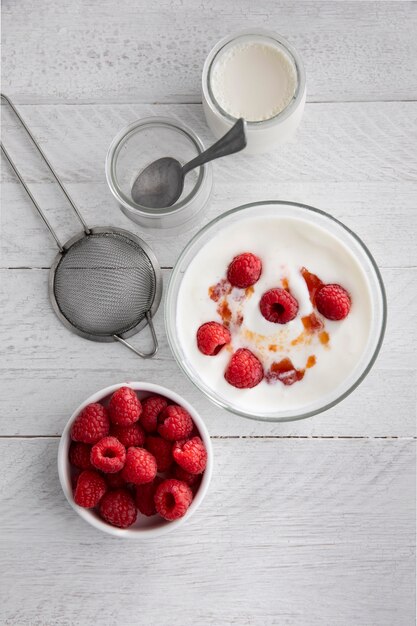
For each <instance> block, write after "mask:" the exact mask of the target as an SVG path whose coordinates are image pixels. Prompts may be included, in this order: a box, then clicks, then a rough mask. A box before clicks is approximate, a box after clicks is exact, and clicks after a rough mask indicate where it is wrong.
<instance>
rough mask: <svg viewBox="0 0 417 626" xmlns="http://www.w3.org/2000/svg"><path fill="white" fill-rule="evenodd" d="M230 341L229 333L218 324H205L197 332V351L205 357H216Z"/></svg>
mask: <svg viewBox="0 0 417 626" xmlns="http://www.w3.org/2000/svg"><path fill="white" fill-rule="evenodd" d="M230 341H231V336H230V332H229V331H228V329H227V328H226V327H225V326H223V324H219V323H218V322H207V323H206V324H203V325H202V326H200V328H199V329H198V330H197V346H198V349H199V350H200V352H202V353H203V354H206V355H207V356H216V354H218V353H219V352H220V350H221V349H222V348H223V347H224V346H225V345H226V344H227V343H230Z"/></svg>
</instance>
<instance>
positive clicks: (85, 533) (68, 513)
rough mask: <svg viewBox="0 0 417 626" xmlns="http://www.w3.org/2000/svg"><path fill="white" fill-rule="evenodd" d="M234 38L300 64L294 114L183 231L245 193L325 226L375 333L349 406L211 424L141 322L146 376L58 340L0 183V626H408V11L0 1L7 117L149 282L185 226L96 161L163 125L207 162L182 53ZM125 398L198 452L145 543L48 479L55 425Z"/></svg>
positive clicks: (26, 230) (123, 356)
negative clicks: (167, 531) (194, 500)
mask: <svg viewBox="0 0 417 626" xmlns="http://www.w3.org/2000/svg"><path fill="white" fill-rule="evenodd" d="M251 26H260V27H264V28H268V29H272V30H276V31H277V32H280V33H282V34H283V35H285V36H287V37H288V39H289V40H290V41H291V42H292V43H293V44H294V45H295V46H296V47H297V48H298V49H299V51H300V52H301V55H302V57H303V59H304V62H305V65H306V70H307V82H308V86H307V100H308V103H307V106H306V110H305V115H304V118H303V121H302V124H301V127H300V129H299V131H298V133H297V136H296V138H295V139H294V141H292V142H291V143H289V144H287V145H285V146H282V147H281V148H280V150H279V151H276V152H275V153H273V154H269V155H264V156H258V157H256V158H253V157H251V158H249V157H247V156H246V155H245V154H241V155H236V156H234V157H233V158H232V159H230V160H228V159H224V160H222V161H221V162H217V163H214V164H213V171H214V188H213V194H212V198H211V200H210V203H209V207H208V210H207V213H206V214H205V215H204V218H203V219H202V223H201V225H202V224H203V223H205V222H207V221H208V220H209V219H212V218H214V217H216V216H217V215H219V214H221V213H222V212H223V211H225V210H227V209H229V208H232V207H235V206H238V205H240V204H244V203H246V202H251V201H256V200H260V199H287V200H293V201H297V202H304V203H307V204H311V205H313V206H317V207H319V208H321V209H324V210H326V211H328V212H329V213H331V214H332V215H334V216H336V217H337V218H339V219H341V220H342V221H343V222H345V223H346V225H347V226H349V227H351V228H352V229H353V230H354V231H355V232H356V233H357V234H358V235H359V236H360V237H361V238H362V239H363V240H364V241H365V243H366V244H367V245H368V246H369V248H370V250H371V252H372V253H373V255H374V256H375V259H376V261H377V263H378V264H379V266H380V267H381V268H382V273H383V277H384V281H385V284H386V287H387V295H388V304H389V316H388V328H387V334H386V340H385V343H384V346H383V349H382V352H381V355H380V357H379V358H378V360H377V362H376V364H375V366H374V368H373V370H372V372H371V373H370V374H369V376H368V377H367V378H366V380H365V381H364V382H363V384H362V385H361V386H360V387H359V388H358V389H357V390H356V391H355V392H354V393H353V394H352V395H351V396H349V397H348V398H347V399H346V400H345V401H344V402H342V403H341V404H339V405H337V406H336V407H335V408H334V409H332V410H330V411H328V412H326V413H324V414H322V415H319V416H316V417H314V418H312V419H308V420H304V421H302V422H292V423H287V424H270V423H260V422H252V421H250V420H244V419H242V418H238V417H237V416H233V415H231V414H228V413H226V412H225V411H222V410H220V409H218V408H217V407H215V406H214V405H212V404H211V403H210V402H209V401H208V400H206V399H205V398H204V397H203V395H202V394H201V393H200V392H199V391H198V390H197V389H196V388H195V387H194V386H193V385H192V384H191V383H190V382H189V381H188V380H187V378H186V377H185V376H184V375H183V374H182V373H181V372H180V370H179V368H178V366H177V365H176V363H175V361H174V359H173V357H172V355H171V353H170V351H169V348H168V345H167V341H166V338H165V333H164V327H163V305H161V307H160V310H159V311H158V314H157V316H156V320H155V321H156V327H157V333H158V336H159V338H160V343H161V349H160V352H159V354H158V357H157V358H156V359H154V360H151V361H143V360H140V359H138V358H137V357H135V356H134V355H131V354H130V353H129V352H128V351H127V350H124V349H123V347H122V346H117V345H110V344H95V343H92V342H88V341H86V340H83V339H81V338H79V337H76V336H75V335H73V334H72V333H70V332H69V331H68V330H66V329H65V328H64V327H63V326H62V325H61V324H60V323H59V321H58V320H57V319H56V317H55V316H54V314H53V312H52V310H51V307H50V304H49V301H48V297H47V290H46V278H47V269H46V268H48V267H49V266H50V264H51V261H52V259H53V257H54V255H55V253H56V250H55V248H54V244H53V242H52V241H51V239H50V237H49V235H48V233H47V232H46V230H45V227H44V225H43V224H42V222H41V221H40V219H39V218H38V216H37V215H36V214H35V213H34V211H33V209H32V207H31V206H30V204H29V202H28V200H27V198H26V197H25V195H24V193H23V191H22V189H21V187H20V185H19V184H18V183H17V181H16V179H15V177H14V176H13V174H12V173H11V171H10V169H9V167H8V166H5V167H2V173H1V180H2V182H3V185H2V192H3V196H2V199H3V203H2V209H3V210H2V214H1V232H0V268H1V269H0V290H1V293H0V298H1V299H0V306H1V311H2V323H1V326H0V346H1V348H0V351H1V363H0V376H1V378H2V392H1V394H0V476H1V480H0V503H1V504H0V510H1V514H0V515H1V519H0V523H1V533H0V561H1V565H2V566H1V568H0V624H2V625H3V624H5V625H8V626H51V625H52V624H53V625H54V626H72V625H74V626H90V625H91V624H96V623H100V624H103V625H104V626H112V625H117V626H119V625H120V624H123V626H136V625H137V624H143V625H144V626H145V625H146V626H168V625H170V626H171V625H177V624H178V625H180V624H181V626H194V625H198V626H206V625H207V626H220V625H221V626H229V624H230V625H234V626H245V625H247V626H249V625H250V626H272V625H274V626H275V625H279V626H327V625H331V626H392V625H393V624H395V626H411V624H414V623H415V584H414V583H415V559H414V556H415V514H416V507H415V459H416V448H415V439H413V438H414V437H415V434H416V424H415V414H416V390H417V372H416V366H417V363H416V359H415V346H416V338H417V337H416V333H417V331H416V329H415V325H414V326H413V323H412V320H413V317H415V312H416V309H417V301H416V298H417V292H416V278H417V275H416V272H417V253H416V246H415V232H416V229H417V159H416V149H415V146H416V145H417V102H416V100H417V65H416V63H415V59H416V57H417V38H416V36H415V33H416V30H417V2H395V1H390V2H374V1H368V0H366V1H362V2H354V1H350V0H349V1H343V2H330V1H325V0H311V1H307V0H301V1H299V2H292V1H291V0H260V1H259V2H253V1H251V0H240V1H239V2H229V3H227V2H226V3H225V2H224V0H211V2H209V3H207V2H203V0H192V1H191V0H156V1H154V2H151V3H150V2H147V1H145V0H119V2H117V3H115V2H114V1H113V0H88V1H82V0H71V2H70V0H61V2H55V3H54V2H50V1H48V0H43V1H42V0H39V1H38V0H37V1H36V2H35V1H34V0H20V2H13V1H12V0H3V3H2V43H3V46H2V58H3V62H2V70H3V76H2V78H3V83H2V89H3V90H4V91H5V92H6V93H8V94H9V95H10V96H11V97H12V98H13V99H15V100H16V102H17V103H20V104H21V106H19V108H20V110H21V112H22V114H23V116H24V117H25V119H26V120H27V122H28V123H29V125H30V127H31V128H32V130H33V132H34V134H35V136H36V137H38V139H39V141H40V143H41V145H42V147H43V148H44V149H45V151H46V153H47V155H48V156H49V158H50V159H51V161H52V163H53V164H54V166H55V167H56V168H57V170H58V172H59V173H60V174H61V175H62V177H63V179H64V181H65V182H66V184H67V185H68V187H69V189H70V192H71V194H72V195H73V196H74V198H75V200H76V201H77V203H78V204H79V205H80V207H81V209H82V211H83V213H84V214H85V217H86V219H87V221H88V222H89V223H90V224H91V225H105V224H106V223H107V224H109V223H110V224H114V225H115V226H120V227H122V228H127V229H130V230H133V231H134V232H136V233H138V234H140V235H141V236H142V237H144V238H145V239H146V241H147V242H148V243H150V245H151V246H152V248H153V249H154V251H155V253H156V254H157V256H158V259H159V261H160V263H161V265H162V266H163V267H164V268H167V269H166V270H164V272H163V273H164V280H165V281H166V280H167V279H168V277H169V273H170V272H169V268H171V267H172V266H173V265H174V263H175V261H176V259H177V257H178V255H179V253H180V251H181V250H182V249H183V247H184V246H185V244H186V243H187V241H188V240H189V238H190V237H191V235H192V234H193V233H194V232H195V230H196V229H194V230H190V231H184V232H183V233H180V234H177V233H176V234H175V235H167V234H166V233H163V234H162V233H161V232H151V231H146V232H144V230H143V229H140V228H139V227H137V226H136V225H134V224H133V223H132V222H130V221H129V220H127V218H125V217H124V216H123V215H122V214H121V212H120V211H119V209H118V207H117V205H116V203H115V201H114V200H113V198H112V196H111V194H110V192H109V190H108V187H107V184H106V181H105V175H104V159H105V155H106V152H107V149H108V146H109V144H110V141H111V140H112V138H113V137H114V135H115V134H116V132H118V131H119V130H120V129H121V128H122V127H123V126H125V125H127V124H128V123H130V122H132V121H134V120H136V119H138V118H141V117H145V116H150V115H163V116H168V117H174V118H177V119H179V120H181V121H183V122H185V123H186V124H188V125H189V126H190V127H191V128H193V130H195V131H196V132H197V133H198V134H199V135H200V137H201V138H202V140H203V142H204V144H205V145H209V144H210V143H211V142H212V141H213V137H212V136H211V134H210V131H209V130H208V128H207V127H206V124H205V120H204V116H203V113H202V107H201V105H200V104H199V102H200V100H201V96H200V81H201V69H202V65H203V61H204V58H205V56H206V54H207V52H208V51H209V49H210V48H211V46H212V45H213V44H214V43H215V42H216V41H217V40H218V39H219V38H220V37H223V36H224V35H226V34H228V33H231V32H233V31H236V30H238V29H241V28H248V27H251ZM71 103H72V104H71ZM158 103H159V104H158ZM175 103H176V104H175ZM184 103H188V104H184ZM0 109H1V115H2V126H3V129H2V130H3V133H2V134H3V140H4V141H5V143H6V144H7V146H8V147H9V148H10V151H11V153H12V155H14V156H15V157H16V160H17V162H18V163H19V165H20V166H21V168H22V170H23V173H24V174H25V176H27V177H28V180H29V181H30V183H31V187H32V189H33V191H34V193H35V195H36V197H37V198H38V199H39V200H40V201H41V203H42V204H43V205H44V206H45V207H46V209H47V212H48V216H49V217H50V219H51V221H52V223H53V224H54V225H55V226H56V227H57V228H58V230H59V233H60V235H61V236H62V238H63V239H64V240H65V239H66V238H67V237H69V236H71V235H72V234H74V232H76V231H77V230H78V228H79V227H78V224H76V223H75V220H74V219H73V218H72V216H71V214H70V213H69V210H68V208H67V207H66V205H65V204H64V202H63V200H62V198H61V197H60V196H59V194H58V192H57V190H56V188H55V186H54V185H52V184H51V181H50V178H49V176H48V174H47V172H45V171H44V169H42V167H41V166H40V164H39V160H38V157H37V155H36V154H35V153H34V152H33V150H32V149H31V148H30V147H29V146H28V145H27V144H25V143H24V140H23V139H22V136H21V134H20V132H19V130H18V128H17V127H16V123H15V121H13V120H12V119H11V117H10V114H9V113H8V111H7V109H6V107H3V106H2V107H0ZM2 165H4V163H3V162H2ZM42 268H44V269H42ZM134 341H135V342H137V343H138V344H141V343H142V342H144V341H146V337H145V335H144V334H141V335H140V336H136V337H135V338H134ZM128 380H145V381H152V382H155V381H156V382H160V383H161V384H166V385H167V386H169V387H172V388H175V389H176V390H177V391H178V392H179V393H180V394H182V395H184V397H186V398H187V399H188V400H189V401H190V402H191V403H192V404H193V405H194V406H195V407H196V408H197V409H198V410H199V412H200V413H201V415H202V416H203V418H204V420H205V421H206V423H207V426H208V429H209V432H210V433H211V435H212V437H213V446H214V453H215V468H214V475H213V482H212V485H211V488H210V491H209V494H208V496H207V499H206V500H205V502H204V503H203V505H202V507H201V508H200V509H199V511H198V512H197V513H196V515H195V517H194V518H193V519H192V520H191V521H190V522H189V523H188V524H187V525H186V526H184V528H183V529H182V530H179V531H177V532H176V533H174V534H173V535H171V536H167V537H165V538H162V539H161V540H159V541H150V542H147V543H146V544H142V543H125V542H123V541H116V540H113V539H112V538H109V537H106V536H103V535H101V534H98V533H97V532H96V531H94V530H93V529H91V528H90V527H89V526H87V525H86V524H85V523H84V522H82V520H80V519H79V518H78V517H77V516H76V515H75V513H74V512H73V511H72V509H71V508H70V507H69V505H68V504H67V502H66V501H65V499H64V496H63V494H62V492H61V490H60V486H59V481H58V476H57V469H56V453H57V446H58V436H59V435H60V433H61V432H62V429H63V427H64V425H65V423H66V421H67V419H68V417H69V415H70V414H71V413H72V411H73V410H74V408H75V407H76V406H77V405H78V404H79V403H80V402H81V401H82V400H84V399H85V398H86V397H87V396H88V395H89V394H91V393H93V392H95V391H96V390H97V389H99V388H101V387H104V386H107V385H109V384H112V383H115V382H116V381H128Z"/></svg>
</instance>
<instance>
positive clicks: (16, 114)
mask: <svg viewBox="0 0 417 626" xmlns="http://www.w3.org/2000/svg"><path fill="white" fill-rule="evenodd" d="M0 98H1V99H2V100H4V101H5V102H7V104H8V105H9V107H10V108H11V110H12V111H13V113H14V114H15V116H16V117H17V119H18V120H19V122H20V124H21V125H22V127H23V128H24V129H25V131H26V134H27V135H28V137H29V139H30V140H31V141H32V143H33V145H34V146H35V148H36V149H37V151H38V152H39V154H40V155H41V157H42V160H43V161H44V163H45V165H46V166H47V168H48V169H49V171H50V172H51V174H52V176H53V177H54V178H55V180H56V182H57V183H58V185H59V187H60V189H61V191H62V192H63V194H64V196H65V197H66V199H67V200H68V202H69V203H70V205H71V206H72V208H73V210H74V213H75V214H76V216H77V217H78V219H79V220H80V222H81V225H82V227H83V229H84V232H85V234H86V235H89V234H90V229H89V228H88V226H87V224H86V223H85V221H84V218H83V216H82V215H81V213H80V211H79V209H78V208H77V206H76V204H75V202H74V200H73V199H72V198H71V196H70V195H69V193H68V191H67V190H66V188H65V187H64V185H63V183H62V181H61V179H60V178H59V176H58V174H57V173H56V172H55V170H54V168H53V167H52V165H51V163H50V162H49V160H48V158H47V157H46V155H45V153H44V151H43V150H42V148H41V147H40V145H39V144H38V142H37V141H36V139H35V137H34V136H33V135H32V133H31V131H30V129H29V127H28V126H27V125H26V123H25V121H24V120H23V118H22V117H21V115H20V113H19V112H18V110H17V109H16V107H15V106H14V104H13V102H12V101H11V100H10V99H9V98H8V97H7V96H5V95H4V93H2V94H0ZM1 149H2V151H3V154H4V155H5V157H6V158H7V160H8V161H9V163H10V165H11V166H12V168H13V170H14V172H15V174H16V175H17V177H18V179H19V180H20V182H21V183H22V185H23V187H24V188H25V191H26V193H27V194H28V196H29V198H30V199H31V200H32V202H33V204H34V206H35V208H36V210H37V211H38V213H39V215H40V216H41V218H42V219H43V221H44V222H45V224H46V225H47V227H48V229H49V231H50V232H51V234H52V236H53V237H54V239H55V241H56V243H57V244H58V247H59V249H60V251H61V252H62V250H63V247H62V245H61V242H60V241H59V239H58V236H57V234H56V233H55V231H54V230H53V228H52V226H51V224H50V223H49V222H48V220H47V218H46V216H45V214H44V213H43V211H42V209H41V208H40V206H39V204H38V203H37V202H36V200H35V198H34V197H33V195H32V194H31V193H30V190H29V188H28V186H27V185H26V183H25V181H24V180H23V177H22V175H21V173H20V172H19V170H18V169H17V167H16V165H15V163H14V162H13V161H12V159H11V157H10V155H9V153H8V152H7V150H6V149H5V147H4V146H3V144H1Z"/></svg>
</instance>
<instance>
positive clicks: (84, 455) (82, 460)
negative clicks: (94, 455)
mask: <svg viewBox="0 0 417 626" xmlns="http://www.w3.org/2000/svg"><path fill="white" fill-rule="evenodd" d="M90 451H91V446H88V445H87V444H86V443H81V442H78V441H73V442H71V445H70V449H69V453H68V458H69V462H70V463H71V464H72V465H74V467H78V469H82V470H85V469H91V461H90Z"/></svg>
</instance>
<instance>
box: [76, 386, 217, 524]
mask: <svg viewBox="0 0 417 626" xmlns="http://www.w3.org/2000/svg"><path fill="white" fill-rule="evenodd" d="M71 440H72V441H71V445H70V448H69V461H70V463H71V466H72V468H73V470H74V501H75V503H76V504H78V506H82V507H85V508H87V509H96V511H97V512H98V514H99V515H100V517H101V518H102V519H103V520H105V521H106V522H108V523H109V524H112V525H113V526H117V527H118V528H128V527H129V526H131V525H132V524H134V522H135V521H136V519H137V515H138V511H139V512H140V513H142V514H143V515H146V516H151V515H157V514H159V515H160V516H161V517H163V518H164V519H166V520H169V521H171V520H175V519H178V518H180V517H183V515H185V513H186V512H187V510H188V508H189V506H190V504H191V502H192V500H193V497H194V495H195V494H196V492H197V490H198V487H199V485H200V482H201V478H202V474H203V472H204V470H205V468H206V464H207V451H206V449H205V446H204V443H203V441H202V439H201V437H200V436H199V432H198V430H197V428H196V426H195V424H194V422H193V420H192V418H191V415H190V414H189V413H188V412H187V411H186V410H185V409H184V408H183V407H181V406H179V405H177V404H169V401H168V400H167V399H166V398H164V397H162V396H158V395H151V396H149V397H147V398H145V399H144V400H142V401H140V400H139V398H138V397H137V395H136V393H135V391H134V390H133V389H131V388H130V387H120V388H119V389H118V390H117V391H115V392H114V394H113V395H112V396H111V398H110V401H109V402H108V404H107V405H106V406H104V405H103V404H101V403H93V404H89V405H88V406H86V407H85V409H83V410H82V411H81V413H80V414H79V415H78V416H77V418H76V419H75V421H74V423H73V425H72V428H71Z"/></svg>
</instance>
